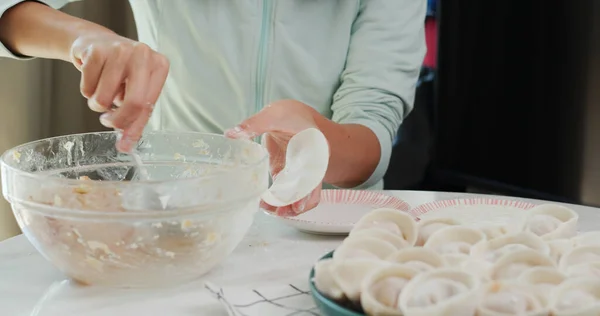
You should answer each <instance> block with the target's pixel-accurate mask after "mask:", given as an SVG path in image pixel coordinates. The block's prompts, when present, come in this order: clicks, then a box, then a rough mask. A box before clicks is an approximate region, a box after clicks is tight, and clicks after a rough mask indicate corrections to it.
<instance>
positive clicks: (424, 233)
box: [416, 217, 460, 246]
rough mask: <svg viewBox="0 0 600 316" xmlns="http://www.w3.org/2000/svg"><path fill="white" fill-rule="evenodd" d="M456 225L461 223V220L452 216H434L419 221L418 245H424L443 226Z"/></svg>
mask: <svg viewBox="0 0 600 316" xmlns="http://www.w3.org/2000/svg"><path fill="white" fill-rule="evenodd" d="M455 225H460V222H459V221H457V220H455V219H452V218H445V217H433V218H427V219H422V220H421V221H419V222H418V223H417V228H418V232H419V235H418V237H417V243H416V245H417V246H423V245H424V244H425V243H426V242H427V240H428V239H429V237H430V236H431V235H432V234H433V233H435V232H437V231H438V230H440V229H442V228H446V227H448V226H455Z"/></svg>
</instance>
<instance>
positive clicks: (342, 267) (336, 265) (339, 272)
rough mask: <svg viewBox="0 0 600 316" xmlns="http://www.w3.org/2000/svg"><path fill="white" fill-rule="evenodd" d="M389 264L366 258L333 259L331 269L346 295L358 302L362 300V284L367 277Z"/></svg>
mask: <svg viewBox="0 0 600 316" xmlns="http://www.w3.org/2000/svg"><path fill="white" fill-rule="evenodd" d="M387 265H390V263H388V262H386V261H382V260H373V259H364V258H358V259H347V260H341V261H336V260H333V263H332V264H331V266H330V268H329V271H330V272H331V277H332V279H333V282H334V283H335V284H337V286H339V288H340V289H341V290H342V292H343V293H344V296H345V297H346V298H347V299H348V300H350V301H351V302H354V303H358V302H359V301H360V294H361V286H362V283H363V280H364V279H365V277H366V276H367V275H369V274H370V273H372V272H373V271H375V270H377V269H379V268H381V267H384V266H387Z"/></svg>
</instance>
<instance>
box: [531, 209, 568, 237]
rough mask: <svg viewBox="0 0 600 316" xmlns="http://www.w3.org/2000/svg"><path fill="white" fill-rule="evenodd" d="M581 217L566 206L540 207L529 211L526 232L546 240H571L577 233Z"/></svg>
mask: <svg viewBox="0 0 600 316" xmlns="http://www.w3.org/2000/svg"><path fill="white" fill-rule="evenodd" d="M578 219H579V215H578V214H577V213H576V212H575V211H573V210H571V209H569V208H566V207H564V206H560V205H556V204H543V205H538V206H536V207H534V208H532V209H531V210H529V211H528V214H527V216H526V217H525V222H524V225H523V226H524V230H525V231H529V232H532V233H534V234H536V235H538V236H540V237H542V239H544V240H550V239H560V238H570V237H573V236H574V235H575V233H576V232H577V220H578Z"/></svg>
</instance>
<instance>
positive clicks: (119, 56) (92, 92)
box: [71, 32, 169, 152]
mask: <svg viewBox="0 0 600 316" xmlns="http://www.w3.org/2000/svg"><path fill="white" fill-rule="evenodd" d="M71 60H72V62H73V64H74V65H75V67H77V69H79V70H80V71H81V93H82V94H83V96H84V97H86V98H87V99H88V106H89V107H90V109H92V110H93V111H96V112H103V113H104V114H102V116H101V117H100V122H101V123H102V124H103V125H104V126H106V127H109V128H115V129H119V130H122V131H123V137H122V138H121V139H120V140H119V141H118V142H117V149H118V150H120V151H123V152H129V151H130V150H131V149H132V148H133V146H134V145H135V143H137V141H138V140H139V138H140V137H141V135H142V131H143V130H144V127H145V126H146V123H147V122H148V120H149V118H150V115H151V114H152V109H153V106H154V104H155V103H156V100H157V99H158V97H159V95H160V92H161V91H162V88H163V85H164V83H165V81H166V79H167V75H168V72H169V61H168V60H167V58H166V57H165V56H163V55H161V54H159V53H157V52H155V51H154V50H152V49H151V48H150V47H148V46H147V45H145V44H143V43H140V42H136V41H133V40H130V39H127V38H125V37H121V36H119V35H117V34H114V33H108V32H106V33H95V34H92V35H88V36H83V37H79V38H78V39H77V40H75V42H73V45H72V46H71ZM113 105H114V106H116V108H114V109H113Z"/></svg>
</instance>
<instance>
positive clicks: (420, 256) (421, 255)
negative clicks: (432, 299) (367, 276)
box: [386, 247, 444, 272]
mask: <svg viewBox="0 0 600 316" xmlns="http://www.w3.org/2000/svg"><path fill="white" fill-rule="evenodd" d="M386 261H389V262H392V263H397V264H400V265H402V266H405V267H408V268H411V269H414V270H416V271H418V272H425V271H430V270H433V269H436V268H441V267H443V266H444V259H443V258H442V256H441V255H439V254H438V253H436V252H435V251H433V250H431V249H427V248H423V247H411V248H404V249H401V250H399V251H396V252H394V253H393V254H391V255H390V256H389V257H387V258H386Z"/></svg>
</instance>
